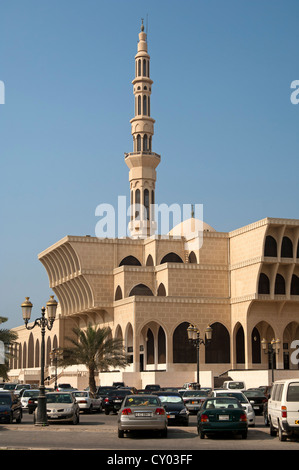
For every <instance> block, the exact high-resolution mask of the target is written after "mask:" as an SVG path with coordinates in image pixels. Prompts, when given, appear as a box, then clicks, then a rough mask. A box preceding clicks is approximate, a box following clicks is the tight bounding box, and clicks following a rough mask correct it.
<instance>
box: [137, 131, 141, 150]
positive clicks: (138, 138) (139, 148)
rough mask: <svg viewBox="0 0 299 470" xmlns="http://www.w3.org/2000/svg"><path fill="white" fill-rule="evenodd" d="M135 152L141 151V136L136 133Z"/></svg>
mask: <svg viewBox="0 0 299 470" xmlns="http://www.w3.org/2000/svg"><path fill="white" fill-rule="evenodd" d="M137 152H141V136H140V134H138V135H137Z"/></svg>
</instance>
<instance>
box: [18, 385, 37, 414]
mask: <svg viewBox="0 0 299 470" xmlns="http://www.w3.org/2000/svg"><path fill="white" fill-rule="evenodd" d="M38 395H39V390H38V389H35V390H31V389H30V390H27V389H26V390H24V393H23V394H22V396H21V398H20V400H21V403H22V408H23V410H25V409H26V410H28V401H29V399H30V398H32V397H36V398H37V397H38Z"/></svg>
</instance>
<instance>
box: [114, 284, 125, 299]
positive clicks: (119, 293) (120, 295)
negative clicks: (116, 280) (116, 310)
mask: <svg viewBox="0 0 299 470" xmlns="http://www.w3.org/2000/svg"><path fill="white" fill-rule="evenodd" d="M122 298H123V293H122V290H121V287H120V286H117V288H116V291H115V297H114V300H121V299H122Z"/></svg>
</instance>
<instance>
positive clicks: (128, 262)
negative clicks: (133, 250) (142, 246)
mask: <svg viewBox="0 0 299 470" xmlns="http://www.w3.org/2000/svg"><path fill="white" fill-rule="evenodd" d="M119 266H141V263H140V261H139V260H138V259H137V258H135V256H126V257H125V258H124V259H122V260H121V262H120V263H119Z"/></svg>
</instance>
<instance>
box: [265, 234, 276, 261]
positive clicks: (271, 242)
mask: <svg viewBox="0 0 299 470" xmlns="http://www.w3.org/2000/svg"><path fill="white" fill-rule="evenodd" d="M264 254H265V256H272V257H276V256H277V243H276V240H275V238H273V237H271V235H268V236H267V237H266V242H265V253H264Z"/></svg>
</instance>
